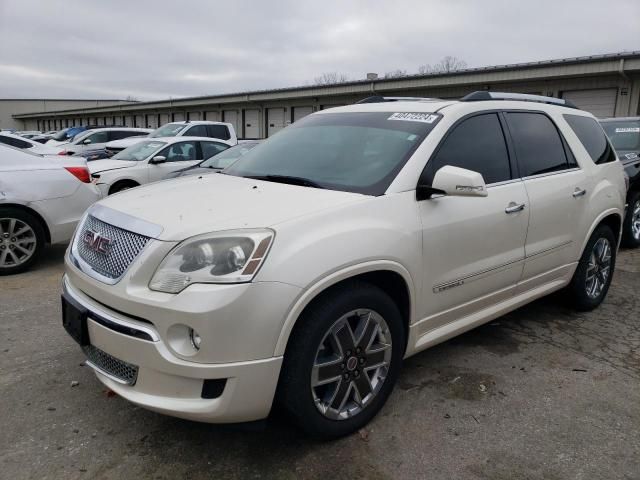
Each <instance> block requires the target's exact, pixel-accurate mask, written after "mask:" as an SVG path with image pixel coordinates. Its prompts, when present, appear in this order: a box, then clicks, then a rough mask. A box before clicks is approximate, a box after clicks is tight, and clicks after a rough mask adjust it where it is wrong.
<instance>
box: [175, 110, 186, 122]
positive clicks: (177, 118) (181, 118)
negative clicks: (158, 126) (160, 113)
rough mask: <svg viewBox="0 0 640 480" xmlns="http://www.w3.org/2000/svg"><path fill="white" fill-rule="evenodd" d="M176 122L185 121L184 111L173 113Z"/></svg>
mask: <svg viewBox="0 0 640 480" xmlns="http://www.w3.org/2000/svg"><path fill="white" fill-rule="evenodd" d="M173 121H174V122H183V121H184V112H175V113H174V114H173Z"/></svg>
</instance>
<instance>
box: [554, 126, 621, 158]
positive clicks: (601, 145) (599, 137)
mask: <svg viewBox="0 0 640 480" xmlns="http://www.w3.org/2000/svg"><path fill="white" fill-rule="evenodd" d="M563 117H564V119H565V120H566V121H567V123H568V124H569V126H570V127H571V130H573V133H575V134H576V136H577V137H578V138H579V139H580V142H582V145H583V146H584V148H585V149H586V150H587V152H589V156H590V157H591V160H593V161H594V163H607V162H615V160H616V154H615V153H614V151H613V148H611V145H609V141H608V140H607V137H606V135H605V134H604V131H603V130H602V127H601V126H600V124H599V123H598V122H597V121H596V120H595V119H594V118H591V117H583V116H581V115H563Z"/></svg>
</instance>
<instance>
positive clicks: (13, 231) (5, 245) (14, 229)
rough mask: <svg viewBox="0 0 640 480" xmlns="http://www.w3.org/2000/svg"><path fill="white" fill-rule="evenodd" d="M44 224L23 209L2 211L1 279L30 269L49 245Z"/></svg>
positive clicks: (0, 209) (1, 209)
mask: <svg viewBox="0 0 640 480" xmlns="http://www.w3.org/2000/svg"><path fill="white" fill-rule="evenodd" d="M45 240H46V239H45V233H44V228H43V227H42V224H41V223H40V220H39V219H37V218H36V217H34V216H33V215H31V214H30V213H29V212H25V211H24V210H21V209H19V208H13V207H0V275H13V274H16V273H21V272H24V271H25V270H27V269H28V268H30V267H31V266H32V265H33V264H34V263H35V262H36V261H37V260H38V258H39V257H40V255H41V253H42V250H43V249H44V244H45Z"/></svg>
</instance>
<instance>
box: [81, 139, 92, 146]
mask: <svg viewBox="0 0 640 480" xmlns="http://www.w3.org/2000/svg"><path fill="white" fill-rule="evenodd" d="M82 143H84V144H85V145H89V144H90V143H91V139H90V138H87V139H85V140H83V141H82Z"/></svg>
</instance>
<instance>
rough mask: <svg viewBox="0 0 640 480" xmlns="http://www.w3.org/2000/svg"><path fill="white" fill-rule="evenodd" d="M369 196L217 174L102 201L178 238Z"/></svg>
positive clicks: (269, 222) (264, 223)
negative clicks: (159, 227) (157, 226)
mask: <svg viewBox="0 0 640 480" xmlns="http://www.w3.org/2000/svg"><path fill="white" fill-rule="evenodd" d="M94 163H98V162H94ZM366 198H368V197H366V196H363V195H360V194H357V193H348V192H339V191H335V190H322V189H318V188H310V187H300V186H296V185H286V184H282V183H274V182H266V181H259V180H251V179H248V178H242V177H234V176H230V175H223V174H216V175H203V176H188V177H184V178H178V179H175V180H169V181H162V182H156V183H154V184H151V185H147V186H144V187H136V188H133V189H130V190H127V191H126V192H123V193H119V194H116V195H112V196H110V197H108V198H106V199H104V200H103V201H101V202H100V203H99V205H102V206H104V207H107V208H111V209H113V210H117V211H120V212H123V213H125V214H127V215H130V216H133V217H136V218H139V219H142V220H146V221H147V222H151V223H153V224H156V225H159V226H161V227H162V229H163V231H162V233H161V234H160V235H159V237H158V238H159V239H160V240H172V241H179V240H183V239H185V238H188V237H191V236H194V235H199V234H202V233H209V232H215V231H222V230H233V229H244V228H265V227H270V226H273V225H275V224H278V223H281V222H284V221H287V220H291V219H293V218H297V217H301V216H305V215H309V214H311V213H313V212H317V211H321V210H325V209H327V208H335V207H337V206H338V205H345V204H348V203H353V202H358V201H363V200H365V199H366ZM293 199H295V200H293ZM119 226H121V227H123V228H127V226H126V225H119Z"/></svg>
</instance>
